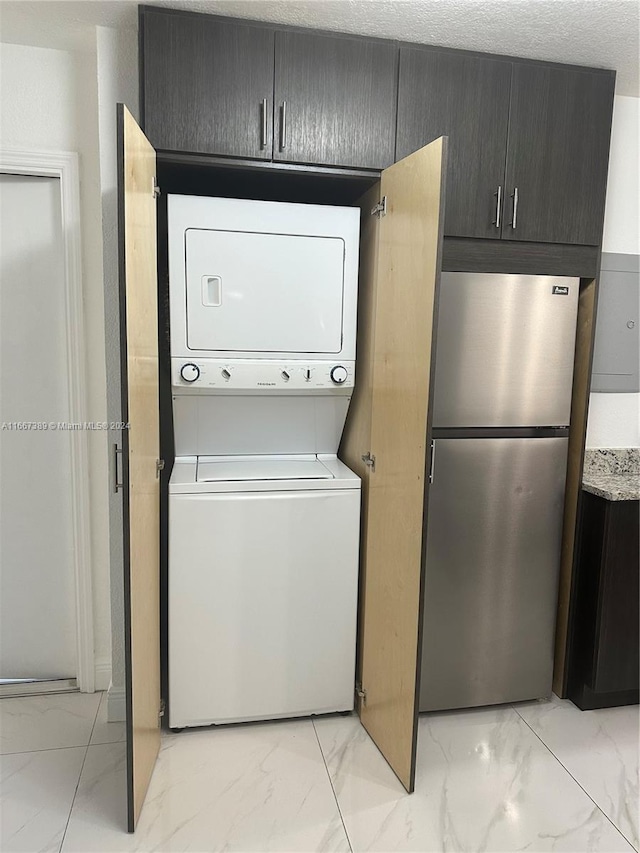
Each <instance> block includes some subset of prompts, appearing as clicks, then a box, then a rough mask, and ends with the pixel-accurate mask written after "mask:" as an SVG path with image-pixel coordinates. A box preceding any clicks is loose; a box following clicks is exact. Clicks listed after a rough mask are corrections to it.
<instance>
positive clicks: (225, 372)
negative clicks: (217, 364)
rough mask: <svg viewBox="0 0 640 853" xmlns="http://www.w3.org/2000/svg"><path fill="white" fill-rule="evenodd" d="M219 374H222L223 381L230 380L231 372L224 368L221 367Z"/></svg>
mask: <svg viewBox="0 0 640 853" xmlns="http://www.w3.org/2000/svg"><path fill="white" fill-rule="evenodd" d="M220 372H221V373H222V378H223V379H226V380H227V381H229V379H231V372H230V371H229V370H227V368H226V367H223V368H222V370H221V371H220Z"/></svg>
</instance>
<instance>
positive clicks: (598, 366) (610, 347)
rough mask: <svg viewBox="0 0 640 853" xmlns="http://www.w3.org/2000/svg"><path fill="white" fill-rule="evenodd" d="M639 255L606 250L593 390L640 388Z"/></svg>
mask: <svg viewBox="0 0 640 853" xmlns="http://www.w3.org/2000/svg"><path fill="white" fill-rule="evenodd" d="M639 315H640V257H638V255H620V254H611V253H603V255H602V267H601V272H600V294H599V297H598V311H597V320H596V340H595V349H594V354H593V370H592V377H591V390H592V391H599V392H637V391H640V355H639V353H640V334H639V330H640V316H639Z"/></svg>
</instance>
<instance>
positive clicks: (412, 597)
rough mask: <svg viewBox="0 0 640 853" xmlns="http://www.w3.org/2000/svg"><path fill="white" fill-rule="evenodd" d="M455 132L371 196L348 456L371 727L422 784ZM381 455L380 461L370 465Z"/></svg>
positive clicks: (365, 716) (361, 659) (409, 782)
mask: <svg viewBox="0 0 640 853" xmlns="http://www.w3.org/2000/svg"><path fill="white" fill-rule="evenodd" d="M445 164H446V140H443V139H437V140H435V141H434V142H432V143H431V144H430V145H427V146H426V147H425V148H422V149H420V151H416V152H415V153H414V154H412V155H411V156H409V157H406V158H405V159H404V160H401V161H400V162H399V163H396V164H394V165H393V166H391V167H390V168H389V169H385V171H384V172H383V173H382V179H381V181H380V185H379V193H380V194H379V195H378V196H377V200H379V199H380V197H381V196H384V197H385V198H386V214H385V215H383V216H381V217H380V219H377V218H375V217H374V216H372V214H371V208H372V206H373V205H372V202H374V201H375V200H376V197H375V196H372V193H369V194H368V195H367V196H365V198H364V199H363V200H362V202H361V205H362V207H363V227H362V244H361V248H362V257H361V275H360V282H359V291H360V293H359V313H358V324H359V329H358V336H359V337H358V365H359V366H358V371H359V373H358V375H359V376H360V377H361V379H358V380H357V383H356V391H355V394H354V396H353V399H352V401H351V406H350V409H349V417H348V420H347V425H346V429H345V434H344V437H343V441H342V444H341V447H340V454H341V456H342V458H343V459H344V460H345V461H346V462H347V463H348V464H349V465H350V466H351V467H352V468H354V470H355V471H356V472H357V473H358V474H359V475H360V476H362V478H363V482H362V490H363V518H362V536H361V588H360V624H359V643H358V647H359V648H358V676H359V680H360V683H361V685H362V693H363V694H364V697H363V698H362V697H361V701H360V705H359V709H358V711H359V714H360V719H361V721H362V725H363V726H364V727H365V729H366V730H367V732H368V733H369V734H370V735H371V738H372V739H373V741H374V742H375V744H376V746H377V747H378V749H379V750H380V752H381V753H382V754H383V755H384V757H385V758H386V759H387V761H388V762H389V764H390V766H391V767H392V769H393V770H394V772H395V773H396V775H397V776H398V778H399V779H400V781H401V782H402V784H403V785H404V786H405V788H406V789H407V790H408V791H409V792H411V791H412V790H413V787H414V780H415V767H416V744H417V734H418V696H419V691H420V685H419V650H420V646H421V618H422V607H421V599H422V590H423V587H424V561H423V547H422V525H423V511H424V498H425V488H426V485H425V468H426V465H427V459H426V443H427V424H428V418H429V401H430V397H431V394H430V381H431V356H432V340H433V339H432V330H433V314H434V304H435V292H436V286H437V282H438V279H439V264H440V258H441V252H442V225H441V211H442V199H443V184H444V177H443V176H444V168H445ZM367 453H370V454H371V455H372V456H374V457H375V468H374V469H373V468H371V467H368V466H366V465H365V462H364V460H365V459H366V458H368V457H367Z"/></svg>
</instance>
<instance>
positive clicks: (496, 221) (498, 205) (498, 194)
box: [492, 186, 502, 228]
mask: <svg viewBox="0 0 640 853" xmlns="http://www.w3.org/2000/svg"><path fill="white" fill-rule="evenodd" d="M494 196H496V218H495V219H494V220H493V222H492V225H495V226H496V228H499V227H500V208H501V207H502V187H501V186H500V187H498V189H497V191H496V192H494Z"/></svg>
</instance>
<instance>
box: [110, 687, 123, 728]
mask: <svg viewBox="0 0 640 853" xmlns="http://www.w3.org/2000/svg"><path fill="white" fill-rule="evenodd" d="M126 719H127V704H126V699H125V693H124V687H114V686H113V684H112V685H111V687H110V688H109V692H108V693H107V720H108V722H110V723H122V722H124V721H125V720H126Z"/></svg>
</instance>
